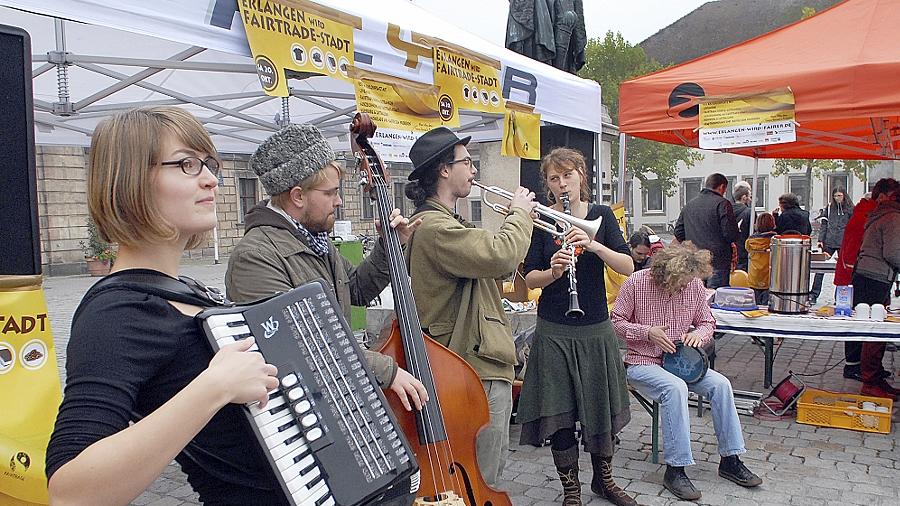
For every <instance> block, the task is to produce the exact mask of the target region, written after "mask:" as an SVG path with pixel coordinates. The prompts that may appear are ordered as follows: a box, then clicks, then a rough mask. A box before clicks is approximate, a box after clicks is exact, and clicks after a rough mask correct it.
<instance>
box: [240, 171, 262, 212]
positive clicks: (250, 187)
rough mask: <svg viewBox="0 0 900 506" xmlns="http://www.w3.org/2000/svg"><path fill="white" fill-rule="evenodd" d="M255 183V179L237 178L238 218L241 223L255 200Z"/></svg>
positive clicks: (256, 198) (256, 197) (256, 196)
mask: <svg viewBox="0 0 900 506" xmlns="http://www.w3.org/2000/svg"><path fill="white" fill-rule="evenodd" d="M257 181H259V180H258V179H257V178H255V177H239V178H238V199H239V200H238V205H239V206H240V212H239V214H238V216H240V220H241V223H243V221H244V216H246V215H247V213H248V212H249V211H250V208H252V207H253V206H254V205H255V204H256V202H257V200H258V195H257V191H258V190H257V185H258V183H257Z"/></svg>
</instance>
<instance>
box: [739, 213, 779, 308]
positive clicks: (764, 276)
mask: <svg viewBox="0 0 900 506" xmlns="http://www.w3.org/2000/svg"><path fill="white" fill-rule="evenodd" d="M774 235H775V217H773V216H772V215H771V214H769V213H762V214H760V215H759V217H757V218H756V233H755V234H753V235H751V236H750V237H749V238H747V241H746V244H745V247H746V249H747V258H748V265H747V277H748V278H749V280H750V288H752V289H753V293H754V294H755V295H756V303H757V304H759V305H761V306H764V305H768V304H769V274H770V269H771V262H772V260H771V258H770V254H771V250H772V246H771V242H772V237H773V236H774Z"/></svg>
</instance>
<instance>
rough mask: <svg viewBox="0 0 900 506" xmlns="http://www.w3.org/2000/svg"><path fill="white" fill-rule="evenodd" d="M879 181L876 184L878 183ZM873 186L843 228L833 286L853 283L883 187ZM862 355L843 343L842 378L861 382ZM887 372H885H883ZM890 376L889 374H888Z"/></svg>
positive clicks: (854, 345)
mask: <svg viewBox="0 0 900 506" xmlns="http://www.w3.org/2000/svg"><path fill="white" fill-rule="evenodd" d="M880 182H881V181H879V182H878V183H880ZM878 183H876V184H875V188H874V189H873V193H867V194H866V195H865V197H863V198H862V199H860V201H859V203H858V204H856V206H855V207H854V208H853V214H851V215H850V219H849V220H848V221H847V226H846V227H845V228H844V238H843V240H842V241H841V254H840V255H838V261H837V265H835V266H834V286H847V285H849V284H850V283H852V282H853V269H854V267H856V257H857V255H859V247H860V246H861V245H862V240H863V232H865V228H866V221H867V220H868V219H869V214H871V213H872V211H873V210H875V207H876V206H877V205H878V204H876V203H875V200H876V199H877V198H878V194H876V193H874V190H875V189H877V190H879V192H880V189H881V187H882V186H883V185H879V184H878ZM861 355H862V342H860V341H845V342H844V360H845V362H844V377H845V378H848V379H854V380H856V381H862V376H861V375H860V372H859V361H860V356H861ZM884 372H887V371H884ZM888 375H890V373H888Z"/></svg>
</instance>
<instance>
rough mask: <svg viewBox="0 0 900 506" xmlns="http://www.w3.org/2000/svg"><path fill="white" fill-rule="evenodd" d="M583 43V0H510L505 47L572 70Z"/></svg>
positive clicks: (580, 63) (580, 57) (576, 67)
mask: <svg viewBox="0 0 900 506" xmlns="http://www.w3.org/2000/svg"><path fill="white" fill-rule="evenodd" d="M586 45H587V33H586V31H585V28H584V7H583V5H582V0H509V17H508V19H507V24H506V47H507V48H508V49H510V50H512V51H515V52H517V53H519V54H523V55H525V56H528V57H529V58H532V59H535V60H537V61H540V62H543V63H546V64H548V65H552V66H554V67H556V68H558V69H561V70H564V71H566V72H570V73H572V74H574V73H575V72H577V71H578V70H579V69H580V68H581V67H583V66H584V48H585V46H586Z"/></svg>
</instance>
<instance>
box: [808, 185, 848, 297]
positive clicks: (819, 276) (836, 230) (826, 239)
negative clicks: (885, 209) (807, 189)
mask: <svg viewBox="0 0 900 506" xmlns="http://www.w3.org/2000/svg"><path fill="white" fill-rule="evenodd" d="M852 213H853V200H851V199H850V196H849V195H847V192H846V191H844V189H843V188H841V187H840V186H838V187H836V188H835V189H834V190H832V191H831V202H830V203H829V204H828V206H827V207H826V208H825V209H822V213H821V215H820V216H819V217H820V218H821V220H822V221H821V226H820V227H819V249H821V250H822V251H824V252H825V253H828V255H829V256H831V255H834V253H835V252H836V251H837V252H839V251H840V249H841V242H842V241H843V240H844V229H845V228H846V227H847V222H848V221H850V215H851V214H852ZM838 256H840V253H838ZM824 278H825V274H824V273H821V272H817V273H816V277H815V278H814V279H813V286H812V289H811V290H810V291H809V305H810V306H811V305H813V304H815V303H816V300H817V299H818V298H819V294H820V293H822V280H823V279H824Z"/></svg>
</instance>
